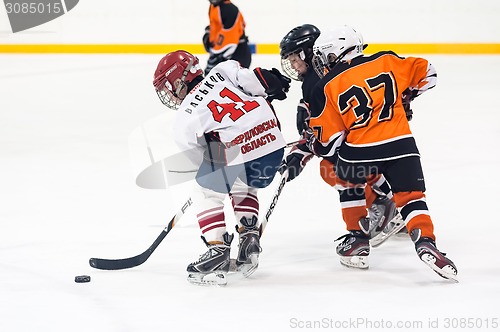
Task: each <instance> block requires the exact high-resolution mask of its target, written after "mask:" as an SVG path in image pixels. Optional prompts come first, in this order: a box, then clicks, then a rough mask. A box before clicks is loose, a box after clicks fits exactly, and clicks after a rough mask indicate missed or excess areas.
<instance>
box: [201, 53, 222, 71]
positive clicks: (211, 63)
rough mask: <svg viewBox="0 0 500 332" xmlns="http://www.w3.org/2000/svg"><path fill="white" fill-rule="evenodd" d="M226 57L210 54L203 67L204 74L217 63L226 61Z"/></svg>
mask: <svg viewBox="0 0 500 332" xmlns="http://www.w3.org/2000/svg"><path fill="white" fill-rule="evenodd" d="M226 60H227V58H225V57H224V55H222V53H221V54H210V57H209V58H208V61H207V67H206V68H205V76H207V75H208V73H209V72H210V71H211V70H212V68H213V67H215V66H217V65H218V64H219V63H221V62H223V61H226Z"/></svg>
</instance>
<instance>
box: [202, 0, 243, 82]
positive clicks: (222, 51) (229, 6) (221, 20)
mask: <svg viewBox="0 0 500 332" xmlns="http://www.w3.org/2000/svg"><path fill="white" fill-rule="evenodd" d="M209 1H210V8H209V10H208V17H209V19H210V25H209V26H207V27H206V29H205V34H204V35H203V45H204V47H205V50H206V51H207V52H208V53H209V54H210V56H209V58H208V63H207V67H206V68H205V75H207V74H208V72H209V71H210V70H211V69H212V68H213V67H215V65H217V64H218V63H219V62H222V61H225V60H228V59H231V60H236V61H238V62H239V63H240V65H241V66H242V67H244V68H248V67H250V63H251V60H252V53H251V51H250V46H249V45H248V37H247V36H246V34H245V19H244V18H243V14H241V12H240V10H239V9H238V7H236V5H234V4H233V3H232V2H231V1H230V0H209Z"/></svg>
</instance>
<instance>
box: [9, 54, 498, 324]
mask: <svg viewBox="0 0 500 332" xmlns="http://www.w3.org/2000/svg"><path fill="white" fill-rule="evenodd" d="M160 58H161V56H160V55H126V56H117V55H0V68H2V70H1V72H0V169H1V172H0V202H1V203H0V225H1V229H0V294H1V300H0V331H6V332H17V331H23V332H24V331H29V332H32V331H47V332H58V331H64V332H67V331H72V332H79V331H93V332H125V331H130V332H135V331H241V332H243V331H297V330H340V329H343V330H353V331H370V330H405V331H437V330H441V331H442V330H445V329H448V330H460V328H463V329H462V330H470V331H472V330H474V331H477V330H485V331H486V330H488V331H491V330H497V331H498V330H499V329H500V327H499V325H500V321H499V320H500V314H499V311H498V308H499V307H500V283H499V276H500V267H499V264H498V263H499V258H498V256H497V253H496V251H497V250H498V247H497V245H496V241H497V236H498V234H499V233H500V218H499V217H498V211H497V210H495V208H496V206H497V205H496V204H498V201H499V198H500V197H499V194H498V188H499V186H500V181H499V176H498V170H499V169H500V156H499V151H500V149H499V147H498V144H499V143H500V109H499V106H498V102H497V100H498V94H499V91H500V83H499V82H500V81H499V77H500V57H499V56H440V55H428V56H426V58H427V59H429V60H430V62H431V63H433V64H434V65H435V67H436V69H437V71H438V84H437V86H436V88H435V89H432V90H431V91H429V92H426V93H424V94H423V95H422V96H420V97H419V98H417V99H416V100H415V101H414V102H413V104H412V107H413V110H414V119H413V121H412V122H411V127H412V130H413V133H414V135H415V137H416V140H417V144H418V147H419V149H420V152H421V154H422V163H423V167H424V174H425V176H426V184H427V202H428V206H429V209H430V212H431V215H432V217H433V220H434V224H435V233H436V235H437V244H438V247H439V248H440V249H441V250H442V251H444V252H446V253H447V254H448V256H449V257H450V258H451V259H452V260H453V261H454V262H455V263H456V265H457V267H458V269H459V280H460V283H458V284H453V283H450V282H447V281H446V280H444V279H442V278H440V277H439V276H438V275H436V274H435V273H434V272H433V271H432V270H430V269H429V268H428V267H427V266H426V265H425V264H423V263H422V262H421V261H420V260H419V259H418V257H417V255H416V254H415V250H414V246H413V244H412V243H411V241H410V240H409V238H408V237H404V236H399V237H397V238H394V239H391V240H389V241H388V242H387V243H385V244H384V245H382V246H381V247H379V248H375V249H373V250H372V253H371V255H370V269H369V270H367V271H360V270H353V269H347V268H345V267H343V266H341V265H340V263H339V260H338V258H337V256H336V254H335V250H334V249H335V246H336V243H334V239H336V238H337V237H339V236H341V235H343V234H344V233H345V226H344V223H343V221H342V219H341V213H340V205H339V203H338V194H337V192H336V191H335V190H333V189H332V188H330V187H329V186H328V185H326V184H325V183H324V182H323V181H322V180H321V178H320V177H319V173H318V159H314V160H313V161H312V162H311V163H310V164H309V165H308V166H307V168H306V169H305V171H304V172H303V174H302V175H301V176H300V177H298V178H297V179H296V180H294V181H293V182H290V183H288V184H287V185H286V186H285V189H284V191H283V193H282V195H281V197H280V200H279V202H278V204H277V206H276V209H275V211H274V214H273V215H272V217H271V220H270V222H269V224H268V227H267V228H266V233H265V235H264V237H263V238H262V246H263V249H264V251H263V253H262V255H261V258H260V267H259V269H258V270H257V272H256V273H255V274H254V275H252V276H251V277H250V278H248V279H241V278H238V277H237V276H234V275H233V276H231V277H230V279H229V283H228V285H227V286H226V287H224V288H223V287H199V286H194V285H191V284H189V283H188V282H187V281H186V272H185V268H186V266H187V264H188V263H190V262H191V261H194V260H196V259H197V258H198V256H199V255H200V254H202V253H203V252H204V251H205V247H204V245H203V243H202V241H201V240H200V238H199V235H200V232H199V229H198V226H197V223H196V220H195V216H194V215H193V214H191V213H188V214H187V215H186V216H185V218H184V219H183V220H182V223H180V224H179V225H178V226H176V227H175V228H174V229H173V230H172V232H171V233H170V234H169V235H168V236H167V238H166V239H165V240H164V241H163V243H161V245H160V246H159V247H158V249H157V251H156V252H154V253H153V255H152V256H151V257H150V259H149V260H148V261H147V262H146V263H144V264H143V265H141V266H139V267H136V268H133V269H130V270H123V271H99V270H94V269H92V268H91V267H90V266H89V265H88V259H89V258H90V257H102V258H123V257H128V256H134V255H136V254H139V253H141V252H142V251H144V250H145V249H146V248H147V247H148V246H149V245H150V244H151V243H152V242H153V240H154V239H155V238H156V237H157V236H158V234H159V233H160V232H161V231H162V229H163V227H165V226H166V224H167V223H168V221H169V220H170V219H171V218H172V216H173V215H174V213H175V212H176V211H177V209H178V208H179V205H180V204H181V203H182V202H183V201H184V200H185V198H186V197H188V196H189V193H190V190H191V187H192V185H193V184H192V183H185V184H180V185H176V186H171V187H169V188H168V189H167V190H147V189H142V188H139V187H138V186H136V184H135V177H136V175H137V169H138V167H139V166H137V165H139V164H140V161H141V159H140V154H141V152H137V151H136V150H137V145H136V144H134V137H135V134H136V133H137V130H138V128H140V127H141V125H143V124H149V126H150V127H151V126H153V127H154V124H157V126H156V133H153V131H154V130H152V131H150V133H151V134H152V135H151V136H152V138H151V141H152V142H151V143H150V144H151V145H152V149H153V155H154V156H155V158H160V157H161V156H162V155H165V154H168V153H171V152H172V151H174V150H175V147H173V146H172V144H173V141H172V137H173V135H175V133H176V131H178V130H182V128H175V129H174V130H172V129H171V128H170V126H169V125H168V124H169V120H170V118H171V116H172V114H173V113H172V111H169V110H167V109H166V108H165V107H164V106H163V105H161V103H160V102H159V101H158V100H157V97H156V94H155V92H154V90H153V87H152V84H151V81H152V76H153V72H154V69H155V68H156V64H157V62H158V60H159V59H160ZM200 58H201V60H202V63H203V64H204V63H205V60H206V58H205V57H203V56H202V57H200ZM254 66H263V67H278V68H279V58H278V56H272V55H269V56H266V55H258V56H254V59H253V63H252V67H254ZM299 96H300V88H299V84H298V83H294V84H293V86H292V89H291V93H290V94H289V98H288V99H287V100H285V101H282V102H276V103H275V107H276V110H277V113H278V116H279V117H280V120H281V122H282V126H283V131H284V133H285V136H286V138H287V140H289V141H292V140H295V139H297V135H296V131H295V109H296V103H297V101H298V99H299ZM162 135H163V136H162ZM142 153H146V152H145V150H143V151H142ZM276 185H277V179H275V182H274V183H273V184H272V185H271V186H270V187H268V188H266V189H265V190H263V191H261V193H260V198H261V211H263V210H264V211H265V209H267V206H268V203H269V199H270V197H271V195H272V193H273V192H274V189H275V187H276ZM227 212H228V214H227V215H228V217H227V223H228V229H229V230H232V229H234V218H233V217H232V215H231V214H230V211H227ZM235 248H236V246H235V243H233V249H235ZM235 252H236V250H233V255H234V254H235ZM81 274H88V275H90V276H91V277H92V281H91V282H90V283H87V284H77V283H75V282H74V277H75V276H76V275H81ZM495 326H496V328H495ZM453 327H455V329H452V328H453Z"/></svg>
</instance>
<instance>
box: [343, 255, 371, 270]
mask: <svg viewBox="0 0 500 332" xmlns="http://www.w3.org/2000/svg"><path fill="white" fill-rule="evenodd" d="M340 264H342V265H344V266H347V267H351V268H356V269H361V270H366V269H368V267H369V264H368V256H340Z"/></svg>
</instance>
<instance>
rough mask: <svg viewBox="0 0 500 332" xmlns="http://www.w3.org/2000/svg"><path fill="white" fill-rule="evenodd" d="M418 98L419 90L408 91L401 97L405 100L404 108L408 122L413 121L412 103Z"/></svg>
mask: <svg viewBox="0 0 500 332" xmlns="http://www.w3.org/2000/svg"><path fill="white" fill-rule="evenodd" d="M416 96H417V90H413V91H412V90H410V89H406V90H405V91H403V94H402V95H401V98H402V99H403V100H402V101H403V107H404V109H405V113H406V119H407V120H408V121H411V119H413V110H412V109H411V106H410V103H411V102H412V101H413V99H415V97H416Z"/></svg>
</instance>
